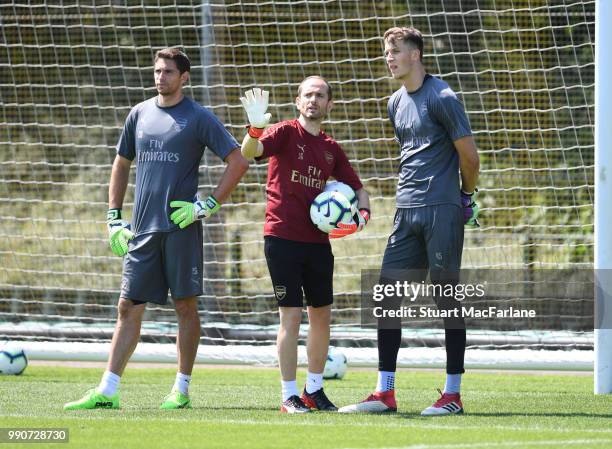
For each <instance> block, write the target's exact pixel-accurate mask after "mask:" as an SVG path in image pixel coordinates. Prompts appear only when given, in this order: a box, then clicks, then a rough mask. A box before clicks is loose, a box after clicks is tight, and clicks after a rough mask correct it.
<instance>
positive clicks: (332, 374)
mask: <svg viewBox="0 0 612 449" xmlns="http://www.w3.org/2000/svg"><path fill="white" fill-rule="evenodd" d="M347 364H348V363H347V360H346V356H345V355H344V354H342V353H341V352H340V351H338V350H332V349H330V350H329V352H328V353H327V360H326V361H325V369H324V370H323V379H342V378H343V377H344V375H345V374H346V367H347Z"/></svg>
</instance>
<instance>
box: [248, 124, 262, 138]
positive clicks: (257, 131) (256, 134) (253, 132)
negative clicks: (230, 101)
mask: <svg viewBox="0 0 612 449" xmlns="http://www.w3.org/2000/svg"><path fill="white" fill-rule="evenodd" d="M263 132H264V128H255V127H254V126H249V130H248V133H249V136H251V137H252V138H253V139H259V138H260V137H261V136H262V135H263Z"/></svg>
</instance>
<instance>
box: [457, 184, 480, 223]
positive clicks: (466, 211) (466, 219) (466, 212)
mask: <svg viewBox="0 0 612 449" xmlns="http://www.w3.org/2000/svg"><path fill="white" fill-rule="evenodd" d="M477 192H478V189H476V190H474V191H473V192H472V193H466V192H464V191H463V190H461V205H462V206H463V223H464V224H465V225H466V226H474V227H480V223H479V222H478V213H479V212H480V207H478V204H476V201H475V200H476V193H477Z"/></svg>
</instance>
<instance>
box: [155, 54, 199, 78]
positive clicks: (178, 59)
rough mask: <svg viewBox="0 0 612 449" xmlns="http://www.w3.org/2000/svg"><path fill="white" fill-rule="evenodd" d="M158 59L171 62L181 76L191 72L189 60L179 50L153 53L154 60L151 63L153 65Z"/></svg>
mask: <svg viewBox="0 0 612 449" xmlns="http://www.w3.org/2000/svg"><path fill="white" fill-rule="evenodd" d="M158 59H171V60H173V61H174V62H175V63H176V68H177V69H178V71H179V72H180V73H181V75H182V74H183V73H185V72H189V71H190V70H191V62H190V61H189V58H188V57H187V55H186V54H185V53H183V51H181V49H179V48H162V49H161V50H159V51H158V52H157V53H155V59H154V61H153V63H154V64H155V63H156V62H157V60H158Z"/></svg>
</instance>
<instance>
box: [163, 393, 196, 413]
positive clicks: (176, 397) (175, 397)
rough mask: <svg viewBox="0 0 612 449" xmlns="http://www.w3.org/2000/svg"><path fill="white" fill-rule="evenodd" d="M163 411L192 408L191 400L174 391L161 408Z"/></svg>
mask: <svg viewBox="0 0 612 449" xmlns="http://www.w3.org/2000/svg"><path fill="white" fill-rule="evenodd" d="M159 408H160V409H162V410H174V409H177V408H191V399H189V396H185V395H184V394H183V393H181V392H180V391H178V390H172V391H171V392H170V394H169V395H168V396H166V397H165V398H164V402H162V405H161V406H160V407H159Z"/></svg>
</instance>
